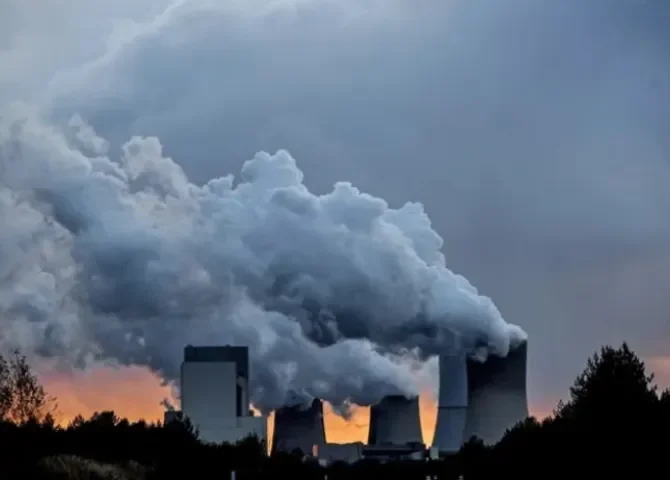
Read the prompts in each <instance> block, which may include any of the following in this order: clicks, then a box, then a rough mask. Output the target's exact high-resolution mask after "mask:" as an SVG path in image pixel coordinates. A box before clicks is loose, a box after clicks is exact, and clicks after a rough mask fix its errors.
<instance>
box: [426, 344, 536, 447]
mask: <svg viewBox="0 0 670 480" xmlns="http://www.w3.org/2000/svg"><path fill="white" fill-rule="evenodd" d="M527 351H528V344H527V342H524V343H522V344H521V345H519V346H518V347H517V348H515V349H512V350H510V352H509V354H508V355H507V357H504V358H501V357H496V356H489V357H488V359H487V360H486V361H485V362H478V361H476V360H472V359H466V357H465V356H442V357H440V394H439V409H438V415H437V423H436V425H435V437H434V440H433V446H435V447H437V448H438V449H439V451H440V453H442V454H450V453H456V452H457V451H458V450H459V449H460V447H461V445H462V444H463V443H464V442H466V441H468V440H469V439H470V438H472V437H473V436H474V437H477V438H479V439H481V440H482V441H483V442H484V443H485V444H488V445H492V444H495V443H497V442H498V441H500V439H501V438H502V437H503V435H504V434H505V432H506V431H507V430H508V429H509V428H511V427H513V426H514V425H515V424H516V423H518V422H520V421H522V420H524V419H525V418H527V417H528V400H527V393H526V362H527Z"/></svg>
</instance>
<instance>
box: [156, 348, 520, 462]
mask: <svg viewBox="0 0 670 480" xmlns="http://www.w3.org/2000/svg"><path fill="white" fill-rule="evenodd" d="M527 352H528V344H527V342H524V343H522V344H521V345H520V346H518V347H517V348H515V349H512V350H510V352H509V354H508V355H507V357H505V358H501V357H495V356H489V357H488V359H487V360H486V361H485V362H478V361H476V360H473V359H470V358H468V357H467V356H466V355H465V354H459V355H451V356H449V355H442V356H441V357H440V359H439V363H440V387H439V400H438V414H437V422H436V425H435V436H434V439H433V447H432V449H431V455H434V454H436V452H439V454H442V455H445V454H453V453H456V452H458V451H459V450H460V448H461V446H462V445H463V443H464V442H465V441H467V440H469V439H470V438H471V437H473V436H474V437H477V438H479V439H481V440H482V441H483V442H484V443H486V444H495V443H497V442H498V441H499V440H500V439H501V438H502V436H503V435H504V434H505V431H506V430H507V429H509V428H511V427H512V426H514V425H515V424H516V423H518V422H520V421H522V420H524V419H525V418H526V417H527V416H528V402H527V398H526V362H527ZM249 378H250V372H249V351H248V348H247V347H240V346H235V347H233V346H217V347H193V346H187V347H186V348H185V349H184V361H183V363H182V366H181V403H182V410H181V412H178V411H174V410H171V411H168V412H166V413H165V423H166V424H167V423H169V422H170V421H174V420H179V419H182V418H187V419H189V420H190V422H191V423H192V424H193V425H194V427H195V428H197V429H198V431H199V434H200V438H201V439H202V440H204V441H206V442H212V443H224V442H225V443H236V442H238V441H240V440H242V439H244V438H245V437H247V436H250V435H254V436H256V437H258V438H260V439H261V440H262V441H266V437H267V419H266V417H256V416H254V415H253V412H251V411H250V405H249ZM420 420H421V419H420V412H419V398H418V397H413V398H405V397H404V396H400V395H393V396H387V397H384V398H383V399H382V400H381V401H380V402H379V403H378V404H376V405H372V406H371V407H370V424H369V432H368V444H367V445H363V444H361V443H352V444H341V445H339V444H327V443H326V432H325V426H324V419H323V403H322V401H321V400H319V399H314V400H313V401H312V402H311V404H310V405H294V406H287V407H283V408H280V409H278V410H276V411H275V427H274V434H273V438H272V452H273V453H275V452H278V451H289V452H290V451H294V450H301V451H302V452H303V454H305V455H308V456H309V455H313V456H320V457H322V458H323V459H326V458H329V459H330V461H333V459H337V458H342V459H344V458H346V459H349V458H356V457H361V458H362V457H370V458H385V457H396V458H397V457H400V456H405V457H406V458H423V457H422V455H424V453H425V445H424V444H423V435H422V431H421V421H420Z"/></svg>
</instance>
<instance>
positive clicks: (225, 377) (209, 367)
mask: <svg viewBox="0 0 670 480" xmlns="http://www.w3.org/2000/svg"><path fill="white" fill-rule="evenodd" d="M181 409H182V414H183V416H184V417H186V418H188V420H189V421H190V422H191V423H192V424H193V426H194V427H195V428H197V429H198V432H199V434H200V438H201V439H202V440H203V441H205V442H212V443H224V442H225V443H236V442H239V441H240V440H242V439H244V438H245V437H248V436H251V435H255V436H257V437H258V438H260V439H261V440H263V441H265V440H266V436H267V432H266V429H267V422H266V419H265V418H263V417H255V416H253V414H252V412H251V411H250V410H249V349H248V348H247V347H231V346H224V347H193V346H187V347H186V348H185V349H184V361H183V363H182V365H181Z"/></svg>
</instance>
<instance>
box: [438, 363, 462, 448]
mask: <svg viewBox="0 0 670 480" xmlns="http://www.w3.org/2000/svg"><path fill="white" fill-rule="evenodd" d="M467 408H468V373H467V367H466V358H465V355H464V354H462V355H456V356H449V355H442V356H440V393H439V395H438V402H437V422H436V424H435V436H434V437H433V446H434V447H437V449H438V450H439V451H440V452H441V453H444V454H450V453H456V452H458V451H459V450H460V448H461V445H463V432H464V431H465V422H466V418H467Z"/></svg>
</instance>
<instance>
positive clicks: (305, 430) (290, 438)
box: [272, 399, 326, 455]
mask: <svg viewBox="0 0 670 480" xmlns="http://www.w3.org/2000/svg"><path fill="white" fill-rule="evenodd" d="M325 443H326V429H325V427H324V424H323V403H322V402H321V400H317V399H314V400H313V401H312V403H311V405H309V406H308V407H305V406H303V405H296V406H291V407H283V408H280V409H278V410H277V411H275V428H274V434H273V435H272V452H273V453H275V452H278V451H285V452H291V451H294V450H301V451H302V453H303V454H305V455H312V454H313V453H315V452H317V451H318V449H319V448H321V447H322V446H323V445H325Z"/></svg>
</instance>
